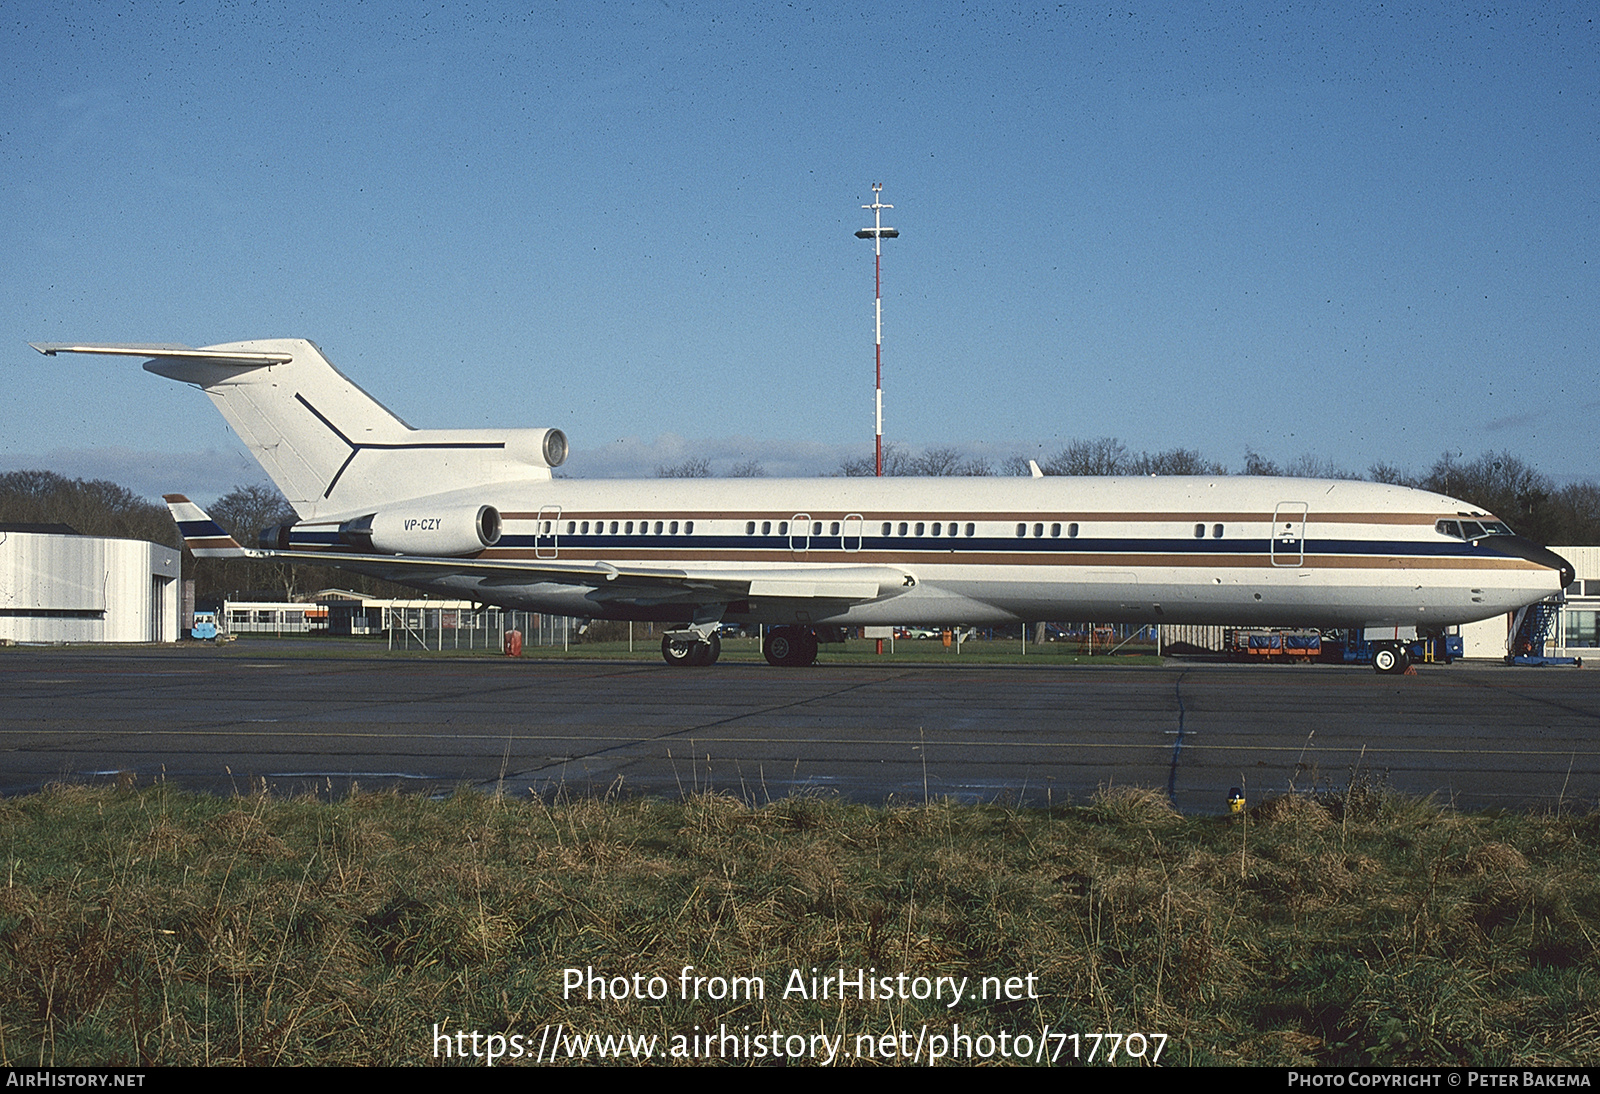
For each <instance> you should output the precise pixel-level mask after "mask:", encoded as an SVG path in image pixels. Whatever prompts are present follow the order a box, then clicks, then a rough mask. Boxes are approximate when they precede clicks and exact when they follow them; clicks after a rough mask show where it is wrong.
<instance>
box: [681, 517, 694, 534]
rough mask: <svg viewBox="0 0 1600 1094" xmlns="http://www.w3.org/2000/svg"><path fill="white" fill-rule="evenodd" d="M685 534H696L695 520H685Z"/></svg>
mask: <svg viewBox="0 0 1600 1094" xmlns="http://www.w3.org/2000/svg"><path fill="white" fill-rule="evenodd" d="M683 534H684V535H686V536H692V535H694V521H692V520H691V521H685V522H684V525H683Z"/></svg>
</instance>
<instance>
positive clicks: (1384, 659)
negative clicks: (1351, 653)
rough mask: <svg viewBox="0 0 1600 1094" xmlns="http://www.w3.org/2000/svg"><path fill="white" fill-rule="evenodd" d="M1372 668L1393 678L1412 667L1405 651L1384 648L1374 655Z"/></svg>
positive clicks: (1390, 647) (1388, 647)
mask: <svg viewBox="0 0 1600 1094" xmlns="http://www.w3.org/2000/svg"><path fill="white" fill-rule="evenodd" d="M1372 667H1373V668H1375V669H1377V670H1378V671H1379V672H1382V673H1388V674H1389V675H1391V676H1393V675H1398V674H1400V673H1402V672H1405V671H1406V669H1408V668H1410V667H1411V658H1409V657H1407V656H1406V654H1405V651H1404V650H1397V649H1395V648H1394V647H1393V646H1384V647H1383V648H1382V649H1380V650H1378V652H1377V653H1375V654H1373V655H1372Z"/></svg>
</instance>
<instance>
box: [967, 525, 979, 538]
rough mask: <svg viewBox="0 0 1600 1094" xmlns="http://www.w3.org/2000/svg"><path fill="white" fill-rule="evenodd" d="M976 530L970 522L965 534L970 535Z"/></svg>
mask: <svg viewBox="0 0 1600 1094" xmlns="http://www.w3.org/2000/svg"><path fill="white" fill-rule="evenodd" d="M976 530H977V529H976V528H975V526H973V525H971V524H969V525H967V535H969V536H970V535H972V534H973V532H975V531H976Z"/></svg>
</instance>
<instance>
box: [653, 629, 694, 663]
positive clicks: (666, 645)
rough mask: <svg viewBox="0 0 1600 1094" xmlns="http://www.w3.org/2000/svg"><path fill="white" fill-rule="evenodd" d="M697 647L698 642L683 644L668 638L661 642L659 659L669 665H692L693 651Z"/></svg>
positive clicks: (678, 640) (679, 640) (680, 641)
mask: <svg viewBox="0 0 1600 1094" xmlns="http://www.w3.org/2000/svg"><path fill="white" fill-rule="evenodd" d="M699 646H700V643H698V642H684V641H682V640H681V639H677V638H673V637H671V636H668V637H666V638H663V639H662V640H661V659H662V660H663V661H665V662H666V663H667V664H669V665H678V666H682V665H692V664H694V663H695V660H694V651H695V650H696V649H698V648H699Z"/></svg>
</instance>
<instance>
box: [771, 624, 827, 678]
mask: <svg viewBox="0 0 1600 1094" xmlns="http://www.w3.org/2000/svg"><path fill="white" fill-rule="evenodd" d="M761 652H762V654H763V655H765V657H766V659H767V664H769V665H779V666H782V667H784V668H799V667H801V666H804V665H809V664H811V663H812V662H814V661H815V660H816V659H817V632H816V631H814V630H812V629H811V628H810V627H773V628H772V629H771V630H769V631H768V632H767V638H766V641H764V642H763V643H762V644H761Z"/></svg>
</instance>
